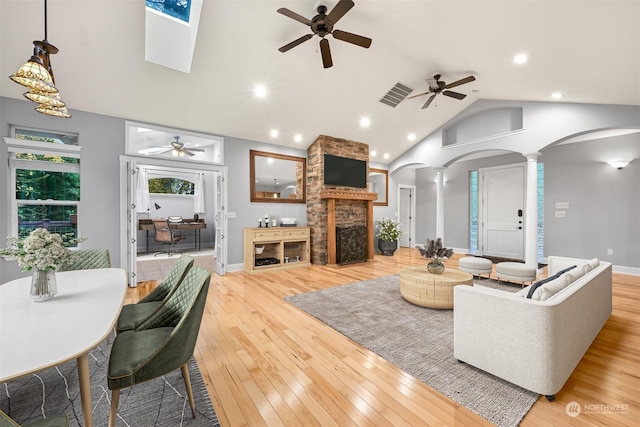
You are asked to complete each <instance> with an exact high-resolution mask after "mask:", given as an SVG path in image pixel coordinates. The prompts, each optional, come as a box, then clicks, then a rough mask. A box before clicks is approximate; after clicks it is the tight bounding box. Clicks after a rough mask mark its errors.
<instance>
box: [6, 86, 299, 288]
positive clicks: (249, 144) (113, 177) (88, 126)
mask: <svg viewBox="0 0 640 427" xmlns="http://www.w3.org/2000/svg"><path fill="white" fill-rule="evenodd" d="M34 105H35V104H33V103H32V102H29V101H22V100H18V99H13V98H6V97H0V126H1V135H0V136H10V130H9V128H10V126H11V125H20V126H25V127H32V128H37V129H46V130H52V131H65V132H72V133H78V134H79V143H80V145H82V147H83V148H82V151H81V156H82V157H81V163H80V168H81V169H80V174H81V178H80V179H81V182H80V185H81V192H82V193H81V206H80V211H79V213H80V215H79V225H78V230H79V234H80V235H81V236H85V237H87V240H86V241H85V242H84V243H83V244H82V247H83V248H97V247H100V248H107V249H109V252H110V254H111V260H112V263H113V265H114V266H115V267H120V265H119V264H120V235H119V230H120V228H119V227H120V224H119V214H120V213H119V212H120V202H119V191H120V182H119V156H120V155H123V154H125V119H123V118H114V117H110V116H104V115H100V114H93V113H87V112H83V111H77V110H72V111H70V112H71V114H72V117H71V118H69V119H64V120H63V119H58V118H53V117H49V116H45V115H42V114H39V113H36V112H35V111H33V108H34ZM224 138H225V140H224V142H225V146H224V154H225V163H226V166H228V207H227V208H228V211H229V212H235V213H236V215H237V217H236V218H234V219H229V222H228V224H229V230H228V234H229V235H228V236H227V238H228V239H229V240H228V242H229V253H228V263H229V266H230V267H231V268H233V267H238V266H241V265H242V262H243V242H244V240H243V239H244V237H243V229H244V228H245V227H254V226H256V225H257V220H258V218H259V217H264V215H265V214H268V215H269V216H275V217H276V218H282V217H286V218H288V217H294V218H297V219H298V224H299V225H306V223H307V222H306V208H305V205H304V204H285V203H251V202H250V201H249V200H250V199H249V150H251V149H254V150H262V151H270V152H275V153H280V154H288V155H294V156H300V157H306V149H299V150H297V149H292V148H286V147H280V146H276V145H272V144H265V143H258V142H254V141H247V140H244V139H239V138H233V137H224ZM1 145H2V147H1V148H0V164H1V165H4V167H3V168H2V169H3V170H2V172H0V177H1V181H0V242H1V243H0V245H1V246H2V247H4V246H5V244H4V243H5V242H6V238H7V233H8V227H9V224H8V222H9V218H8V217H7V214H6V213H7V210H8V207H7V200H8V196H9V195H8V188H7V182H8V175H9V173H8V169H7V167H6V165H7V150H6V148H5V147H4V141H2V143H1ZM212 197H213V195H211V197H209V198H210V199H212ZM207 215H208V214H207ZM210 231H211V232H212V230H210ZM204 236H205V235H204V233H203V238H204ZM139 250H142V247H140V248H139ZM22 275H23V273H21V272H20V269H19V268H18V266H17V263H16V262H11V261H5V260H3V259H0V283H2V282H6V281H9V280H12V279H15V278H17V277H20V276H22Z"/></svg>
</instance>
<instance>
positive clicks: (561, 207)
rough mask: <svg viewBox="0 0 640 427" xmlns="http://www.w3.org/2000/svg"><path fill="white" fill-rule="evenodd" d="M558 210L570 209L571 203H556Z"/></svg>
mask: <svg viewBox="0 0 640 427" xmlns="http://www.w3.org/2000/svg"><path fill="white" fill-rule="evenodd" d="M556 209H569V202H556Z"/></svg>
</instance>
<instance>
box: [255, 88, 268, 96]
mask: <svg viewBox="0 0 640 427" xmlns="http://www.w3.org/2000/svg"><path fill="white" fill-rule="evenodd" d="M253 94H254V95H255V96H257V97H258V98H264V97H265V96H267V88H266V87H265V86H264V85H255V86H254V88H253Z"/></svg>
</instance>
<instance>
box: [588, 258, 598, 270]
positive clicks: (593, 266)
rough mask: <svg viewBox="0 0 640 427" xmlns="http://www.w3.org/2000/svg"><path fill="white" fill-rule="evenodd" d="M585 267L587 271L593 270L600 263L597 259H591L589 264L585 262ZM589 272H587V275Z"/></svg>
mask: <svg viewBox="0 0 640 427" xmlns="http://www.w3.org/2000/svg"><path fill="white" fill-rule="evenodd" d="M587 265H588V266H589V267H590V269H589V270H593V269H594V268H596V267H597V266H599V265H600V261H599V260H598V258H593V259H592V260H590V261H589V262H587ZM588 272H589V271H587V273H588Z"/></svg>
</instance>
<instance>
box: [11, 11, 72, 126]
mask: <svg viewBox="0 0 640 427" xmlns="http://www.w3.org/2000/svg"><path fill="white" fill-rule="evenodd" d="M33 45H34V46H35V47H34V48H33V56H31V58H30V59H29V60H28V61H27V62H26V63H25V64H24V65H22V67H20V69H19V70H18V71H17V72H16V73H15V74H12V75H11V76H9V78H10V79H11V80H13V81H14V82H16V83H18V84H21V85H23V86H26V87H28V88H29V89H31V90H30V91H29V92H26V93H25V94H24V96H25V97H26V98H27V99H29V100H30V101H33V102H36V103H38V104H40V105H39V106H38V107H37V108H36V109H35V110H36V111H37V112H39V113H42V114H46V115H49V116H54V117H63V118H68V117H71V114H69V111H67V108H66V106H65V103H64V102H62V99H61V98H60V94H59V92H58V88H56V86H55V78H54V77H53V68H52V67H51V59H50V55H55V54H56V53H58V48H57V47H55V46H54V45H52V44H51V43H49V42H48V41H47V0H44V40H42V41H34V42H33Z"/></svg>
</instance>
